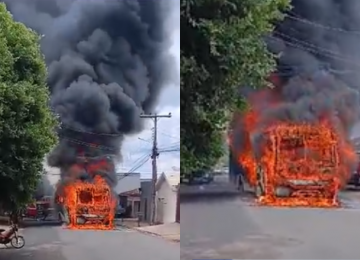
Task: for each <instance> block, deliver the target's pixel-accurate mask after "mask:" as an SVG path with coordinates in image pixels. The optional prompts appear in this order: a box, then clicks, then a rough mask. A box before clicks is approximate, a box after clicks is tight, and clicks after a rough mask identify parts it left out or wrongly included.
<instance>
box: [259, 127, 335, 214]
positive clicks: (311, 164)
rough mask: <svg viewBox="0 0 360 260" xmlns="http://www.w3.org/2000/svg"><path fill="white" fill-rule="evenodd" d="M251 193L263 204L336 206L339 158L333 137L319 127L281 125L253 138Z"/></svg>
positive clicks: (326, 129)
mask: <svg viewBox="0 0 360 260" xmlns="http://www.w3.org/2000/svg"><path fill="white" fill-rule="evenodd" d="M255 139H256V141H255V142H256V143H257V147H258V154H257V155H256V154H255V157H256V158H255V160H256V162H257V169H256V185H255V187H254V188H255V193H256V195H257V197H259V201H260V203H262V204H266V205H278V206H316V207H317V206H321V207H333V206H336V204H337V192H338V188H339V180H338V172H339V167H340V158H339V154H338V140H337V136H336V134H335V133H334V132H333V131H332V130H331V129H330V128H328V127H326V126H323V125H315V126H314V125H305V124H304V125H298V124H297V125H292V124H284V125H280V126H275V127H270V128H269V129H267V130H266V131H264V132H263V133H262V134H261V136H258V137H256V138H255Z"/></svg>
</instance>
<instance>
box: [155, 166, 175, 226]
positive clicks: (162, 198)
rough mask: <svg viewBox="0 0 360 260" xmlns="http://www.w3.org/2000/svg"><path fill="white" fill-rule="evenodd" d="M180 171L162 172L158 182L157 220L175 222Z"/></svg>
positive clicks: (159, 221) (158, 221)
mask: <svg viewBox="0 0 360 260" xmlns="http://www.w3.org/2000/svg"><path fill="white" fill-rule="evenodd" d="M179 184H180V173H173V174H165V173H162V174H161V176H160V178H159V179H158V182H157V184H156V222H157V223H173V222H175V221H176V213H177V208H178V207H177V198H178V196H177V193H178V192H177V191H178V188H179Z"/></svg>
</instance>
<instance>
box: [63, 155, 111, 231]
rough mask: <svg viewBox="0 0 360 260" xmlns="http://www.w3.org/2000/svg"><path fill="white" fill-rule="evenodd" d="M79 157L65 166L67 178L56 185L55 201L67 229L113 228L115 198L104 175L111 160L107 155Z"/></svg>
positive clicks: (108, 168) (107, 171)
mask: <svg viewBox="0 0 360 260" xmlns="http://www.w3.org/2000/svg"><path fill="white" fill-rule="evenodd" d="M82 159H83V160H81V162H79V163H77V164H75V165H72V166H71V167H70V168H69V169H67V170H66V171H67V175H68V176H71V178H70V179H68V180H64V181H63V182H62V183H60V185H59V186H58V187H57V194H56V202H57V204H58V205H59V206H60V211H62V213H63V215H65V216H66V219H67V222H68V227H69V228H71V229H113V228H114V225H113V221H114V216H115V209H116V203H117V201H116V197H115V194H113V192H112V189H111V186H110V185H109V183H108V182H109V181H107V180H106V178H108V177H109V174H108V173H109V172H111V171H114V170H115V169H114V163H113V161H112V159H111V158H110V157H107V156H104V157H99V158H91V159H90V158H86V157H83V158H82ZM102 172H104V173H107V174H106V177H105V174H101V173H102Z"/></svg>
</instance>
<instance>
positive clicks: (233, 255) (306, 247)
mask: <svg viewBox="0 0 360 260" xmlns="http://www.w3.org/2000/svg"><path fill="white" fill-rule="evenodd" d="M343 197H345V199H346V200H349V201H352V200H354V199H359V198H360V196H359V193H357V194H356V195H354V196H353V195H352V194H350V195H349V194H345V195H344V196H343ZM355 197H358V198H355ZM350 204H351V203H350ZM351 205H355V206H353V208H346V209H304V208H292V209H290V208H266V207H258V206H254V205H253V204H251V203H250V202H249V199H240V198H235V199H234V198H233V199H225V198H222V199H221V200H216V199H211V200H200V201H193V202H189V201H187V202H186V203H182V204H181V221H182V226H181V243H180V244H181V259H182V260H190V259H196V258H212V259H214V258H221V259H223V258H225V259H360V247H359V241H360V206H359V205H360V203H359V201H357V202H355V203H352V204H351Z"/></svg>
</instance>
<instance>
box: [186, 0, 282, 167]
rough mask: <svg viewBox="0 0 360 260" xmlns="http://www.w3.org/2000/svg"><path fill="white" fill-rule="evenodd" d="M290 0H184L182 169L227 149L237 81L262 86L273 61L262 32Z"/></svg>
mask: <svg viewBox="0 0 360 260" xmlns="http://www.w3.org/2000/svg"><path fill="white" fill-rule="evenodd" d="M288 7H289V0H181V17H180V19H181V20H180V23H181V70H180V73H181V90H180V92H181V113H182V116H181V172H182V173H189V172H191V171H193V170H195V169H199V168H203V167H208V166H212V165H214V164H215V163H216V162H217V160H218V159H219V158H220V157H221V155H222V153H223V143H224V130H225V129H224V127H225V126H226V122H227V120H228V118H229V111H233V110H234V109H235V108H237V109H242V108H243V107H244V101H243V100H241V99H240V98H239V94H238V91H239V86H251V87H257V86H264V79H265V76H267V75H268V74H269V73H270V72H271V70H273V68H274V66H275V57H273V56H272V55H271V54H270V53H269V52H268V51H267V49H266V46H265V43H264V41H263V37H264V35H266V34H267V33H269V32H271V31H272V30H273V24H274V22H276V21H278V20H280V19H282V18H283V11H284V10H286V9H287V8H288Z"/></svg>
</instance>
